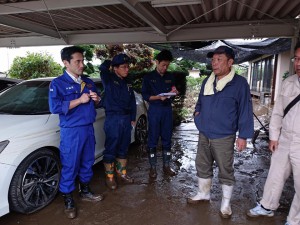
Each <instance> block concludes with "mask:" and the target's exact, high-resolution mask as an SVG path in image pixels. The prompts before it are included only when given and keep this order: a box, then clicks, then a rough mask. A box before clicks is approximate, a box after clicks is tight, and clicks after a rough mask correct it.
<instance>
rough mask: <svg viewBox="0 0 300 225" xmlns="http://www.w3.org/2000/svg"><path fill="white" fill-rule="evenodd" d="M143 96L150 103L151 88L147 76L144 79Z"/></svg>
mask: <svg viewBox="0 0 300 225" xmlns="http://www.w3.org/2000/svg"><path fill="white" fill-rule="evenodd" d="M142 96H143V99H144V100H145V101H147V102H149V99H150V97H151V87H150V84H149V79H148V78H147V76H145V77H144V79H143V84H142Z"/></svg>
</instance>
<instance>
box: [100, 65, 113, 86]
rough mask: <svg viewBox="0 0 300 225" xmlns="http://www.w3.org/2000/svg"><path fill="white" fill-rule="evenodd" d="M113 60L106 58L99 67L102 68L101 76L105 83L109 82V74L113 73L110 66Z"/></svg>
mask: <svg viewBox="0 0 300 225" xmlns="http://www.w3.org/2000/svg"><path fill="white" fill-rule="evenodd" d="M110 64H111V61H110V60H105V61H104V62H103V63H102V64H101V65H100V67H99V70H100V77H101V81H102V83H103V85H104V86H105V84H107V82H108V81H109V77H110V76H109V75H110V74H111V72H110V70H109V68H110Z"/></svg>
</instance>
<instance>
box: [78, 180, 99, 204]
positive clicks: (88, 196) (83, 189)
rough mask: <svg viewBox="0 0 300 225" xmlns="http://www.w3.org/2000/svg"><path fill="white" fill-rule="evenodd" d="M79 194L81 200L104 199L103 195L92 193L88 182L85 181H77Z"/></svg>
mask: <svg viewBox="0 0 300 225" xmlns="http://www.w3.org/2000/svg"><path fill="white" fill-rule="evenodd" d="M79 196H80V198H81V200H83V201H89V202H99V201H102V200H103V199H104V196H103V195H101V194H94V193H93V192H92V191H91V189H90V186H89V184H86V183H79Z"/></svg>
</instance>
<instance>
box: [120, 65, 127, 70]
mask: <svg viewBox="0 0 300 225" xmlns="http://www.w3.org/2000/svg"><path fill="white" fill-rule="evenodd" d="M119 68H120V69H123V70H125V69H129V66H127V65H122V66H119Z"/></svg>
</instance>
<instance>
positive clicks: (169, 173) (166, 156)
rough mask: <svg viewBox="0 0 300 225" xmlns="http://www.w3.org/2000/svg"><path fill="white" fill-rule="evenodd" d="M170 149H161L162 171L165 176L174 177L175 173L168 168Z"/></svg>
mask: <svg viewBox="0 0 300 225" xmlns="http://www.w3.org/2000/svg"><path fill="white" fill-rule="evenodd" d="M171 156H172V155H171V148H163V164H164V166H163V171H164V173H165V175H167V176H175V175H176V172H175V171H174V170H173V169H172V168H171V167H170V161H171Z"/></svg>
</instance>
